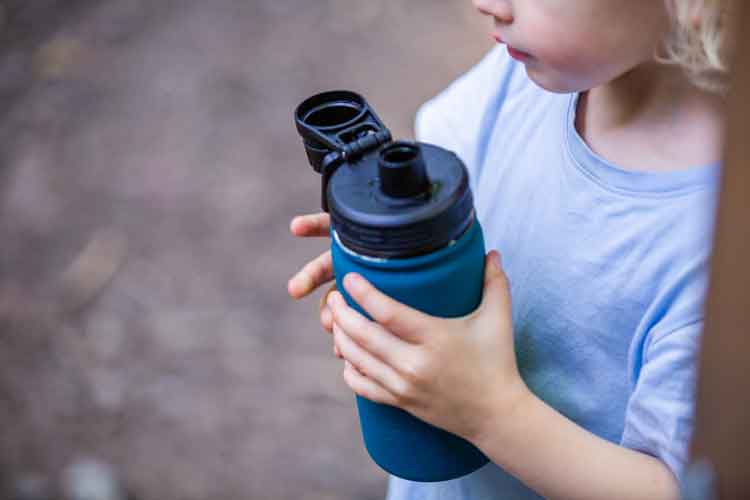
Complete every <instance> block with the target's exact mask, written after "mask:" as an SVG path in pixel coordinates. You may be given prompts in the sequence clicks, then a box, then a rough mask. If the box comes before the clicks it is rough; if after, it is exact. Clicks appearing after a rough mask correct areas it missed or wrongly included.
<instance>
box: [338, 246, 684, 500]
mask: <svg viewBox="0 0 750 500" xmlns="http://www.w3.org/2000/svg"><path fill="white" fill-rule="evenodd" d="M493 254H494V252H492V253H491V254H490V255H489V256H488V257H489V258H488V259H487V261H486V265H485V269H486V271H485V283H484V290H483V297H482V303H481V304H480V306H479V308H478V309H477V310H476V311H475V312H473V313H472V314H470V315H468V316H465V317H462V318H437V317H434V316H429V315H426V314H424V313H422V312H420V311H417V310H415V309H412V308H409V307H408V306H406V305H404V304H400V303H398V302H396V301H395V300H393V299H391V298H389V297H387V296H386V295H384V294H382V293H380V292H379V291H378V290H376V289H375V288H374V287H373V286H372V285H370V284H369V283H368V282H367V281H366V280H364V279H363V278H361V277H360V276H357V275H355V274H354V273H350V274H348V275H347V276H346V277H345V278H344V286H345V288H346V290H347V292H349V294H350V295H351V296H352V298H353V299H354V300H356V301H357V303H358V304H359V305H360V306H362V308H363V309H364V310H365V311H367V313H368V314H369V315H370V316H371V317H372V318H373V319H374V321H370V320H368V319H367V318H365V317H364V316H363V315H361V314H359V313H358V312H357V311H355V310H354V309H352V308H351V307H348V306H347V304H346V303H345V301H344V299H343V297H342V296H341V294H340V293H338V292H334V293H332V294H331V295H330V296H329V299H328V305H329V306H330V308H331V311H332V313H333V318H334V326H333V334H334V342H335V344H336V346H337V347H338V349H339V351H340V352H341V354H342V355H343V357H344V359H346V360H347V362H348V363H347V365H346V368H345V371H344V378H345V380H346V382H347V384H348V385H349V386H350V387H351V388H352V389H353V390H354V391H355V392H356V393H357V394H359V395H361V396H363V397H365V398H367V399H370V400H372V401H375V402H379V403H384V404H390V405H393V406H397V407H400V408H402V409H404V410H406V411H408V412H410V413H412V414H413V415H415V416H417V417H418V418H420V419H422V420H424V421H426V422H429V423H432V424H433V425H436V426H437V427H440V428H443V429H446V430H447V431H449V432H453V433H454V434H457V435H459V436H462V437H464V438H466V439H468V440H469V441H471V442H473V443H474V444H475V445H476V446H478V447H479V448H480V449H481V450H482V451H483V452H484V453H485V454H486V455H487V456H488V457H489V458H490V459H491V460H492V461H493V462H495V463H497V464H498V465H500V466H502V467H503V468H505V469H506V470H507V471H508V472H510V473H512V474H514V475H515V476H516V477H518V478H519V479H520V480H522V481H523V482H525V483H526V484H527V485H528V486H529V487H530V488H532V489H534V490H536V491H538V492H539V493H540V494H542V495H545V496H547V497H549V498H553V499H557V498H571V499H572V498H575V499H596V500H600V499H603V498H618V499H621V498H622V499H648V500H658V499H674V498H678V488H677V482H676V480H675V479H674V476H673V474H672V472H671V471H670V470H669V468H667V466H666V465H664V463H662V462H661V461H660V460H658V459H656V458H653V457H651V456H648V455H646V454H644V453H640V452H636V451H633V450H630V449H627V448H624V447H620V446H617V445H615V444H612V443H610V442H608V441H606V440H604V439H601V438H599V437H597V436H596V435H594V434H592V433H590V432H589V431H587V430H585V429H584V428H582V427H579V426H578V425H576V424H575V423H573V422H572V421H570V420H568V419H567V418H565V417H564V416H563V415H561V414H560V413H558V412H557V411H555V410H554V409H553V408H551V407H550V406H548V405H547V404H545V403H544V402H543V401H542V400H540V399H539V398H537V397H536V396H534V395H533V393H532V392H531V391H530V390H529V389H528V387H527V386H526V384H525V383H524V382H523V380H522V379H521V376H520V374H519V372H518V368H517V366H516V358H515V353H514V350H513V325H512V323H511V303H510V302H511V299H510V294H509V288H508V283H507V278H506V276H505V274H504V273H503V271H502V269H501V267H500V265H495V264H493V262H494V260H493V259H492V257H493ZM498 260H499V256H498Z"/></svg>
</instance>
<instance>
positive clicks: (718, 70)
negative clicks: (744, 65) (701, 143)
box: [657, 0, 733, 93]
mask: <svg viewBox="0 0 750 500" xmlns="http://www.w3.org/2000/svg"><path fill="white" fill-rule="evenodd" d="M667 2H668V3H667V5H668V8H669V11H670V14H671V17H672V20H673V28H672V31H671V33H670V35H669V36H668V37H667V39H666V40H665V43H664V53H663V54H660V55H658V56H657V59H658V60H659V61H661V62H664V63H667V64H676V65H679V66H682V67H683V68H684V69H685V71H686V72H687V74H688V77H689V78H690V79H691V81H692V82H693V83H694V84H695V85H696V86H697V87H699V88H702V89H704V90H708V91H710V92H717V93H724V92H726V90H727V87H728V83H729V81H728V80H729V78H728V77H729V55H730V52H731V36H730V33H729V32H730V28H731V21H730V16H729V12H730V10H731V9H730V7H731V4H732V3H733V2H732V0H667Z"/></svg>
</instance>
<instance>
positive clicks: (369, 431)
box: [331, 219, 489, 482]
mask: <svg viewBox="0 0 750 500" xmlns="http://www.w3.org/2000/svg"><path fill="white" fill-rule="evenodd" d="M331 252H332V257H333V267H334V273H335V276H336V286H337V288H338V289H339V291H340V292H341V293H342V295H343V296H344V298H345V299H346V301H347V303H348V304H349V305H350V306H351V307H353V308H354V309H356V310H357V311H359V312H360V313H362V314H364V315H365V316H367V317H368V318H370V316H369V315H368V314H367V313H366V312H365V311H364V310H363V309H362V308H361V307H360V306H359V305H358V304H357V303H356V302H354V300H353V299H352V298H351V297H350V296H349V294H348V293H346V290H344V287H343V283H342V280H343V278H344V276H346V274H347V273H349V272H357V273H359V274H361V275H362V276H364V277H365V278H366V279H367V280H368V281H369V282H370V283H372V284H373V285H374V286H375V287H376V288H378V289H379V290H380V291H382V292H383V293H385V294H386V295H388V296H390V297H392V298H394V299H395V300H397V301H399V302H402V303H404V304H407V305H409V306H411V307H413V308H415V309H419V310H420V311H423V312H425V313H427V314H430V315H433V316H440V317H460V316H465V315H467V314H469V313H471V312H472V311H474V310H475V309H476V308H477V306H478V305H479V303H480V301H481V295H482V285H483V280H484V257H485V246H484V236H483V233H482V228H481V226H480V224H479V221H478V220H476V219H475V220H474V221H473V223H472V225H471V226H470V227H469V229H467V230H466V232H465V233H464V234H463V235H462V236H461V237H460V238H459V239H458V240H456V241H454V242H452V243H451V244H449V245H448V246H446V247H443V248H441V249H439V250H436V251H434V252H432V253H429V254H426V255H420V256H417V257H409V258H399V259H376V258H372V257H367V256H362V255H359V254H356V253H354V252H352V251H350V250H348V249H346V248H344V247H343V246H342V245H341V244H340V242H339V241H338V238H337V236H336V234H335V230H334V229H332V230H331ZM370 319H372V318H370ZM356 401H357V409H358V412H359V418H360V425H361V429H362V437H363V439H364V442H365V446H366V447H367V451H368V453H369V454H370V456H371V457H372V458H373V460H375V462H376V463H377V464H378V465H379V466H380V467H382V468H383V469H385V470H386V471H388V472H390V473H391V474H393V475H395V476H398V477H401V478H404V479H407V480H411V481H420V482H433V481H448V480H450V479H455V478H458V477H461V476H464V475H466V474H469V473H471V472H474V471H475V470H477V469H479V468H480V467H482V466H483V465H485V464H486V463H487V462H488V461H489V460H488V459H487V457H486V456H485V455H484V454H483V453H482V452H481V451H480V450H479V449H477V448H476V447H475V446H473V445H472V444H471V443H469V442H468V441H466V440H464V439H462V438H460V437H458V436H456V435H454V434H451V433H448V432H446V431H444V430H442V429H439V428H437V427H434V426H432V425H430V424H428V423H426V422H424V421H422V420H419V419H418V418H416V417H414V416H413V415H411V414H409V413H408V412H406V411H403V410H401V409H399V408H395V407H393V406H389V405H383V404H379V403H375V402H372V401H369V400H367V399H365V398H363V397H361V396H356Z"/></svg>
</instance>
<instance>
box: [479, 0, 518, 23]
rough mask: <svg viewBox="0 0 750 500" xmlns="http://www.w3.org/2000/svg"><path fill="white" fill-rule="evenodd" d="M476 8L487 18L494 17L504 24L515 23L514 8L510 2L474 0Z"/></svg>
mask: <svg viewBox="0 0 750 500" xmlns="http://www.w3.org/2000/svg"><path fill="white" fill-rule="evenodd" d="M472 1H473V2H474V7H476V9H477V10H478V11H479V12H481V13H482V14H484V15H486V16H492V17H494V18H495V19H497V20H498V21H499V22H501V23H503V24H510V23H512V22H513V8H512V6H511V3H510V1H509V0H472Z"/></svg>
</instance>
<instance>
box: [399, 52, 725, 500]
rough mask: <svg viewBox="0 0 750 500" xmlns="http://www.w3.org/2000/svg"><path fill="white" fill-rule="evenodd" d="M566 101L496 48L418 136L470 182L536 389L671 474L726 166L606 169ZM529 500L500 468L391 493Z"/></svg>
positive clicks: (681, 448) (407, 499) (677, 458)
mask: <svg viewBox="0 0 750 500" xmlns="http://www.w3.org/2000/svg"><path fill="white" fill-rule="evenodd" d="M576 102H577V95H576V94H567V95H565V94H554V93H550V92H547V91H545V90H543V89H541V88H540V87H538V86H536V85H535V84H534V83H533V82H531V81H530V80H529V79H528V77H527V76H526V72H525V68H524V67H523V65H522V64H520V63H517V62H515V61H513V60H512V59H510V58H509V57H508V56H507V53H506V51H505V48H504V47H502V46H498V47H496V48H494V49H492V50H491V51H490V52H489V53H488V54H487V55H486V56H485V57H484V58H483V59H482V61H481V62H480V63H479V64H478V65H476V66H475V67H474V68H472V69H471V70H470V71H469V72H468V73H466V74H465V75H463V76H462V77H461V78H459V79H458V80H457V81H456V82H454V83H453V84H452V85H451V86H449V87H448V88H447V89H446V90H445V91H443V92H442V93H441V94H439V95H438V96H437V97H435V98H434V99H432V100H430V101H428V102H427V103H426V104H425V105H423V106H422V107H421V108H420V110H419V112H418V113H417V120H416V132H417V139H418V140H420V141H424V142H429V143H434V144H438V145H440V146H443V147H445V148H447V149H450V150H452V151H454V152H456V154H458V156H459V157H460V158H461V159H462V160H463V161H464V162H465V163H466V166H467V167H468V169H469V172H470V179H471V187H472V190H473V192H474V197H475V204H476V208H477V213H478V217H479V220H480V221H481V223H482V226H483V228H484V231H485V240H486V246H487V251H490V250H491V249H498V250H499V251H500V252H501V253H502V255H503V264H504V267H505V270H506V273H507V274H508V277H509V279H510V283H511V294H512V297H513V324H514V335H515V346H516V353H517V358H518V365H519V369H520V372H521V375H522V377H523V378H524V380H525V381H526V383H527V384H528V386H529V387H530V388H531V390H532V391H533V392H534V393H535V394H537V395H538V396H539V397H541V399H543V400H544V401H546V402H547V403H548V404H549V405H551V406H553V407H554V408H556V409H557V410H558V411H559V412H560V413H562V414H563V415H565V416H567V417H568V418H570V419H571V420H573V421H574V422H576V423H577V424H578V425H580V426H582V427H584V428H585V429H588V430H589V431H591V432H593V433H594V434H596V435H598V436H600V437H602V438H604V439H607V440H609V441H611V442H613V443H618V444H621V445H622V446H625V447H628V448H632V449H635V450H640V451H642V452H644V453H648V454H650V455H653V456H655V457H658V458H659V459H661V460H662V461H663V462H664V463H666V464H667V466H668V467H669V468H670V469H671V470H672V471H673V472H674V473H675V475H677V476H678V477H679V475H680V473H681V470H682V468H683V466H684V465H685V462H686V460H687V448H688V444H689V440H690V437H691V431H692V426H693V416H692V413H693V408H694V404H693V402H694V392H693V391H694V382H695V368H696V354H697V351H698V348H699V335H700V332H701V327H702V321H703V300H704V296H705V289H706V285H707V277H708V276H707V274H708V269H707V266H708V259H709V255H710V252H711V242H712V234H713V217H714V213H715V204H716V200H717V194H718V184H719V176H720V166H719V165H718V164H714V165H702V166H692V167H691V166H685V167H686V168H681V169H677V170H670V171H668V172H659V173H646V172H637V171H633V170H624V169H622V168H620V167H617V166H615V165H612V164H611V163H609V162H608V161H606V160H604V159H603V158H601V157H600V156H597V155H596V154H595V153H594V152H593V151H592V150H591V149H590V148H589V147H588V146H587V144H586V143H585V142H584V141H583V139H582V138H581V137H580V135H579V134H578V132H577V131H576V129H575V125H574V123H575V122H574V118H575V112H576ZM616 473H617V472H616V471H613V474H616ZM615 496H617V495H616V492H613V498H614V497H615ZM527 498H539V497H538V495H536V494H535V493H534V492H532V491H531V490H530V489H528V488H526V487H525V486H524V485H523V484H522V483H521V482H520V481H518V480H516V479H515V478H514V477H512V476H511V475H509V474H507V473H506V472H505V471H503V470H502V469H501V468H500V467H498V466H497V465H495V464H494V463H489V464H487V465H486V466H484V467H483V468H481V469H480V470H478V471H476V472H474V473H473V474H470V475H468V476H465V477H463V478H459V479H455V480H452V481H447V482H441V483H416V482H411V481H406V480H403V479H399V478H395V477H391V478H390V482H389V491H388V500H438V499H440V500H495V499H498V500H500V499H502V500H507V499H513V500H517V499H527Z"/></svg>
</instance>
